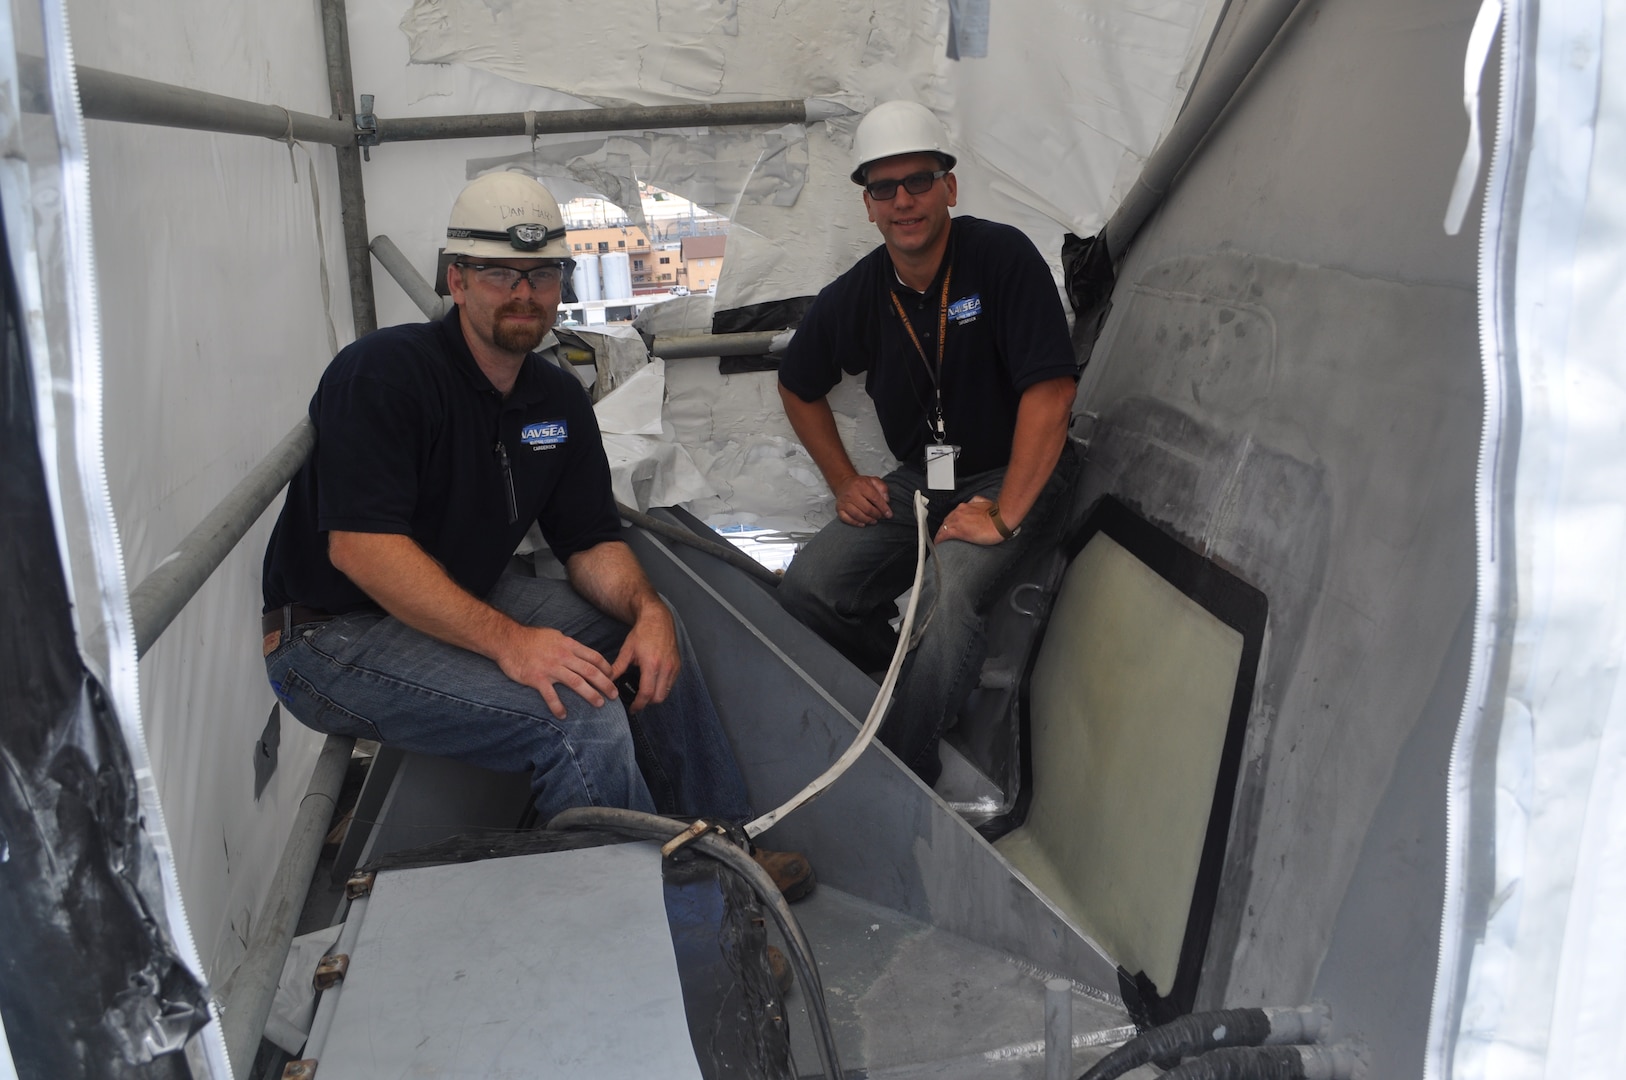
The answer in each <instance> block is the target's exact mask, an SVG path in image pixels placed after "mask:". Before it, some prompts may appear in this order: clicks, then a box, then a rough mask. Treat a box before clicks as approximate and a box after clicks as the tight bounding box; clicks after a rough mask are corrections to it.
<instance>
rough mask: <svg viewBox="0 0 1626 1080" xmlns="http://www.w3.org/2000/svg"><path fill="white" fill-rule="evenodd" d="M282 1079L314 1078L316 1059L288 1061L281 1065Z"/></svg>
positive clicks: (306, 1079)
mask: <svg viewBox="0 0 1626 1080" xmlns="http://www.w3.org/2000/svg"><path fill="white" fill-rule="evenodd" d="M282 1080H316V1059H315V1058H305V1059H304V1060H303V1061H290V1062H289V1063H288V1064H286V1065H284V1066H283V1067H282Z"/></svg>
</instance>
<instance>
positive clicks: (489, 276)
mask: <svg viewBox="0 0 1626 1080" xmlns="http://www.w3.org/2000/svg"><path fill="white" fill-rule="evenodd" d="M454 265H456V266H458V267H460V268H462V269H464V270H473V271H474V276H475V277H477V278H479V279H480V280H481V281H483V282H485V283H486V284H487V285H494V286H496V287H498V288H502V289H508V290H509V291H513V290H514V289H517V288H519V283H520V281H521V280H524V281H525V282H526V283H527V284H529V285H530V286H531V288H533V289H537V290H541V289H551V288H553V287H554V286H556V285H558V284H559V282H560V281H562V280H564V276H565V268H564V266H563V265H562V264H560V263H544V264H543V265H541V266H537V267H533V268H531V269H530V270H515V269H514V268H513V267H512V266H491V265H488V264H487V263H471V262H460V263H456V264H454Z"/></svg>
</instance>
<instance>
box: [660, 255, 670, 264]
mask: <svg viewBox="0 0 1626 1080" xmlns="http://www.w3.org/2000/svg"><path fill="white" fill-rule="evenodd" d="M671 261H672V260H671V259H668V258H667V257H666V256H665V255H662V256H661V265H662V266H665V265H667V264H668V263H670V262H671Z"/></svg>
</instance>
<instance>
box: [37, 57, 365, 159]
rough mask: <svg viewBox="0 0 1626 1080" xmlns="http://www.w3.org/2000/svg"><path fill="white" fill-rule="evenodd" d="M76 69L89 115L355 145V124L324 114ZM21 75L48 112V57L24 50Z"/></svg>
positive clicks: (39, 109)
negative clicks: (46, 64) (317, 114)
mask: <svg viewBox="0 0 1626 1080" xmlns="http://www.w3.org/2000/svg"><path fill="white" fill-rule="evenodd" d="M74 71H75V73H76V74H77V76H78V79H79V110H80V111H81V112H82V113H84V115H85V119H87V120H116V121H121V122H123V123H126V124H156V125H160V126H163V127H173V128H186V129H189V130H192V131H219V132H224V133H226V134H229V135H259V136H262V137H263V138H267V139H287V138H289V137H292V138H295V139H300V140H302V141H304V142H316V143H328V144H331V145H334V146H346V145H348V146H354V145H355V142H356V130H355V125H353V124H348V123H344V122H342V121H339V120H330V119H328V118H327V117H324V116H312V115H311V114H309V113H302V112H293V111H292V110H289V109H284V108H282V107H280V106H277V105H260V104H257V103H255V102H252V101H241V100H239V99H237V98H231V97H226V96H225V95H223V94H210V93H207V92H206V91H203V90H189V89H187V88H186V87H183V86H171V85H169V84H168V83H161V82H154V81H153V80H151V79H138V78H136V77H135V76H134V75H120V74H118V73H117V72H113V71H102V70H101V69H99V68H92V67H85V66H83V65H80V66H78V67H76V68H75V69H74ZM17 75H18V80H19V81H20V82H21V83H22V106H23V109H24V110H25V111H27V112H46V111H47V110H48V107H49V105H48V102H47V100H46V96H45V95H46V86H47V83H46V79H45V61H44V60H41V59H40V58H39V57H37V56H19V57H18V58H17Z"/></svg>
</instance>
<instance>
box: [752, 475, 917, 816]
mask: <svg viewBox="0 0 1626 1080" xmlns="http://www.w3.org/2000/svg"><path fill="white" fill-rule="evenodd" d="M915 531H916V533H917V536H918V539H917V543H916V547H915V587H914V589H913V590H912V591H911V592H910V594H909V605H908V607H907V608H905V609H904V612H903V623H902V624H901V625H900V626H899V627H898V647H897V648H896V649H894V650H893V651H892V664H891V666H889V667H888V668H887V669H886V677H885V678H883V679H882V680H881V689H880V690H879V692H877V693H876V695H875V704H873V705H871V706H870V708H869V715H868V716H866V717H864V725H863V726H862V727H861V728H859V729H858V738H857V739H855V740H853V744H852V745H851V746H849V747H847V750H846V753H844V754H842V755H841V756H840V757H839V758H837V759H836V762H835V764H833V765H831V766H830V767H829V768H828V769H826V770H824V772H822V773H820V774H819V776H818V778H817V779H815V780H814V781H813V782H812V783H810V784H808V785H807V786H806V787H804V788H803V789H802V790H801V791H798V792H797V793H796V794H795V795H793V796H791V797H790V799H788V800H786V802H785V803H784V804H783V805H781V806H778V807H775V808H774V809H772V810H770V811H768V812H767V813H766V814H763V815H762V816H761V817H759V818H757V819H756V820H755V821H752V822H749V823H748V824H747V825H746V826H745V834H746V835H747V836H749V837H751V838H753V839H755V838H756V837H758V836H760V835H762V834H763V833H765V832H767V831H768V830H769V829H771V828H773V827H774V826H775V825H777V824H779V822H780V821H781V820H782V819H783V818H785V817H786V816H788V815H789V814H790V813H791V812H792V811H793V810H796V809H798V808H799V807H801V806H804V805H806V804H807V803H810V802H812V801H813V800H814V799H816V798H818V797H819V796H820V795H822V794H823V793H824V790H825V789H826V788H828V787H829V786H830V785H831V784H833V783H835V782H836V780H837V779H838V778H839V777H840V776H841V774H842V773H844V772H846V771H847V770H848V768H850V767H851V766H852V763H853V762H855V761H857V760H858V755H860V754H862V753H863V752H864V751H865V750H867V749H868V748H869V744H870V743H871V742H872V741H873V740H874V738H875V732H876V731H877V730H878V729H879V728H880V726H881V718H882V717H884V716H885V715H886V707H887V706H888V705H889V704H891V702H892V688H893V687H894V686H895V685H896V684H897V681H898V672H899V671H900V670H901V669H902V668H903V658H904V657H905V656H907V655H908V654H909V649H910V647H911V646H912V645H913V644H914V642H912V641H911V640H910V638H911V637H912V634H913V631H914V625H915V609H916V607H918V606H919V604H920V586H921V583H922V582H923V581H924V579H925V576H926V552H927V550H928V545H927V542H926V497H925V496H924V495H922V494H921V493H920V492H918V491H917V492H915Z"/></svg>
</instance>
